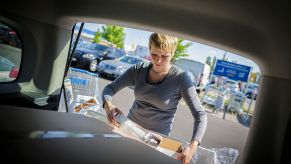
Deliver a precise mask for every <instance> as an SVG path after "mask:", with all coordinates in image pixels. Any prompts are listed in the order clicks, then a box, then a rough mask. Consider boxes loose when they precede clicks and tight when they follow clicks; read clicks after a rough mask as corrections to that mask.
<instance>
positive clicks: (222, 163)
mask: <svg viewBox="0 0 291 164" xmlns="http://www.w3.org/2000/svg"><path fill="white" fill-rule="evenodd" d="M211 150H213V151H214V152H215V154H216V164H234V163H235V161H236V159H237V157H238V154H239V152H238V150H236V149H232V148H226V147H224V148H219V149H218V148H212V149H211Z"/></svg>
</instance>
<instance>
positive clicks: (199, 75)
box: [174, 58, 210, 92]
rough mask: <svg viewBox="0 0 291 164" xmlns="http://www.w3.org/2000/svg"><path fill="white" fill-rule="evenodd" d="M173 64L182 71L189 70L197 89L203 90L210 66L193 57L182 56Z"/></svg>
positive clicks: (207, 79)
mask: <svg viewBox="0 0 291 164" xmlns="http://www.w3.org/2000/svg"><path fill="white" fill-rule="evenodd" d="M174 65H176V66H177V67H179V68H181V69H182V70H184V71H189V72H191V73H192V75H193V76H194V81H195V85H196V87H197V91H198V92H199V91H200V90H203V89H204V87H205V86H206V84H207V83H208V81H209V74H210V66H209V65H208V64H206V63H202V62H199V61H196V60H193V59H187V58H182V59H179V60H177V61H176V62H175V63H174Z"/></svg>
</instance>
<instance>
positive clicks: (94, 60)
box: [72, 43, 126, 72]
mask: <svg viewBox="0 0 291 164" xmlns="http://www.w3.org/2000/svg"><path fill="white" fill-rule="evenodd" d="M125 54H126V53H125V51H124V50H122V49H118V48H115V47H109V46H105V45H101V44H97V43H91V44H85V43H82V45H80V46H78V47H77V49H76V50H75V52H74V55H73V58H72V64H73V65H81V66H84V67H87V68H88V69H89V71H91V72H95V71H96V70H97V65H98V63H99V62H100V61H102V60H109V59H117V58H120V57H122V56H124V55H125Z"/></svg>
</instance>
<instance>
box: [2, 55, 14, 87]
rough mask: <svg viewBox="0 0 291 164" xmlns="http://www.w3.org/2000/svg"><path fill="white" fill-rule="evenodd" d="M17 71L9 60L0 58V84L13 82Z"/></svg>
mask: <svg viewBox="0 0 291 164" xmlns="http://www.w3.org/2000/svg"><path fill="white" fill-rule="evenodd" d="M18 72H19V69H18V67H17V66H15V64H14V63H13V62H12V61H10V60H9V59H7V58H5V57H3V56H0V82H9V81H13V80H14V79H15V78H16V77H17V76H18Z"/></svg>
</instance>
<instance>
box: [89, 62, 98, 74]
mask: <svg viewBox="0 0 291 164" xmlns="http://www.w3.org/2000/svg"><path fill="white" fill-rule="evenodd" d="M97 65H98V61H97V60H92V61H91V62H90V65H89V70H90V71H91V72H96V70H97Z"/></svg>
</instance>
